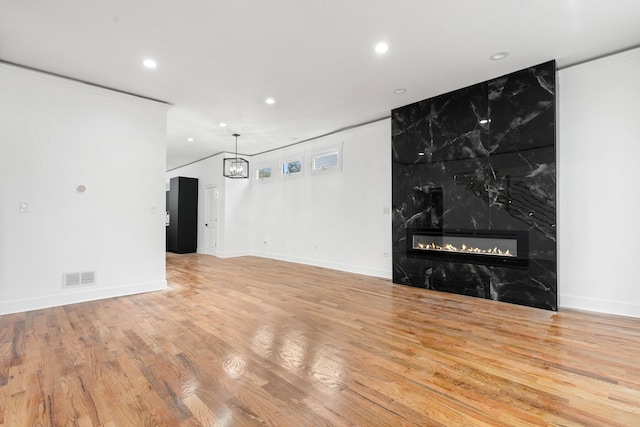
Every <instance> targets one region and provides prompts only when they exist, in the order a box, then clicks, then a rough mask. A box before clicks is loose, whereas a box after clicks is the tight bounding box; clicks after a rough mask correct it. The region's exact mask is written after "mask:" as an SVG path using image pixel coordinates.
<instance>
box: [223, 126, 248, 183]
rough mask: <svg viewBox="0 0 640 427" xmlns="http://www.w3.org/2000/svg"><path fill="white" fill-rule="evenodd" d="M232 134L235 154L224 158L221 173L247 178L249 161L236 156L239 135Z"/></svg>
mask: <svg viewBox="0 0 640 427" xmlns="http://www.w3.org/2000/svg"><path fill="white" fill-rule="evenodd" d="M233 136H235V137H236V156H235V157H228V158H225V159H224V161H223V165H222V167H223V170H222V174H223V175H224V176H225V177H227V178H249V162H248V161H247V160H245V159H243V158H242V157H238V137H239V136H240V135H239V134H237V133H234V134H233Z"/></svg>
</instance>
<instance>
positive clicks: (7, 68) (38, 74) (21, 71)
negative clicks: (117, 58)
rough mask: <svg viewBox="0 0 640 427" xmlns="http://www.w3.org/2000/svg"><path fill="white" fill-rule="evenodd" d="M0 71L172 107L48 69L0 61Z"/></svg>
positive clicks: (108, 95)
mask: <svg viewBox="0 0 640 427" xmlns="http://www.w3.org/2000/svg"><path fill="white" fill-rule="evenodd" d="M0 72H6V73H8V74H13V75H16V76H20V77H23V78H29V79H32V80H38V81H41V82H44V83H48V84H52V85H56V86H63V87H67V88H72V89H76V90H79V91H83V92H88V93H91V94H94V95H101V96H107V97H110V98H116V99H119V100H121V101H128V102H133V103H136V104H142V105H145V106H147V107H153V108H157V109H160V110H164V111H166V110H168V109H169V108H170V107H171V105H170V104H167V103H166V102H162V101H154V100H152V99H148V98H143V97H141V96H136V95H133V94H128V93H124V92H118V91H116V90H111V89H108V88H105V87H101V86H94V85H92V84H90V83H84V82H79V81H77V80H73V79H70V78H65V77H62V76H56V75H53V74H48V73H47V72H46V71H37V70H31V69H28V68H22V67H19V66H17V65H11V64H5V63H2V62H0Z"/></svg>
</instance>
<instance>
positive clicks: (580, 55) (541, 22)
mask: <svg viewBox="0 0 640 427" xmlns="http://www.w3.org/2000/svg"><path fill="white" fill-rule="evenodd" d="M380 41H385V42H387V43H388V44H389V46H390V49H389V51H388V52H387V53H386V54H384V55H379V54H376V53H375V52H374V46H375V45H376V44H377V43H378V42H380ZM639 45H640V1H639V0H538V1H526V0H482V1H478V0H441V1H436V0H393V1H391V0H361V1H355V0H181V1H178V0H133V1H132V0H108V1H107V0H103V1H98V0H57V1H54V0H0V60H2V61H6V62H11V63H15V64H19V65H23V66H27V67H31V68H36V69H40V70H43V71H47V72H51V73H55V74H60V75H64V76H68V77H71V78H74V79H79V80H83V81H86V82H91V83H94V84H98V85H101V86H106V87H110V88H114V89H117V90H121V91H125V92H129V93H133V94H137V95H141V96H145V97H149V98H153V99H158V100H162V101H166V102H169V103H171V104H172V107H171V108H170V109H169V112H168V124H167V144H168V152H167V169H172V168H175V167H178V166H181V165H184V164H187V163H190V162H193V161H196V160H199V159H202V158H205V157H208V156H211V155H213V154H217V153H219V152H222V151H234V144H235V143H234V139H233V137H232V136H231V134H233V133H234V132H237V133H240V134H241V137H240V138H239V141H238V145H239V147H238V151H239V152H241V153H244V154H249V155H252V154H257V153H260V152H264V151H266V150H270V149H273V148H277V147H281V146H285V145H290V144H293V143H296V142H300V141H304V140H307V139H310V138H314V137H317V136H320V135H324V134H327V133H331V132H334V131H336V130H339V129H341V128H345V127H350V126H354V125H357V124H361V123H366V122H369V121H373V120H377V119H380V118H383V117H388V116H389V114H390V110H391V109H393V108H396V107H400V106H403V105H406V104H410V103H412V102H415V101H419V100H421V99H425V98H429V97H431V96H434V95H438V94H441V93H444V92H448V91H450V90H454V89H457V88H461V87H464V86H468V85H470V84H474V83H477V82H481V81H484V80H487V79H489V78H493V77H497V76H500V75H503V74H507V73H509V72H512V71H516V70H519V69H522V68H525V67H527V66H531V65H535V64H539V63H542V62H546V61H548V60H551V59H556V60H557V62H558V66H559V67H561V68H562V67H566V66H568V65H571V64H575V63H579V62H582V61H585V60H589V59H592V58H596V57H599V56H603V55H606V54H609V53H612V52H617V51H620V50H625V49H628V48H631V47H636V46H639ZM500 51H509V52H510V55H509V56H508V57H507V58H506V59H504V60H502V61H491V60H489V56H490V55H492V54H493V53H496V52H500ZM148 57H151V58H154V59H155V60H156V61H157V63H158V67H157V68H156V69H153V70H150V69H146V68H144V67H143V66H142V61H143V60H144V59H145V58H148ZM398 88H405V89H406V92H405V93H404V94H401V95H397V94H394V93H393V91H394V89H398ZM267 97H273V98H274V99H275V100H276V103H275V104H274V105H267V104H265V103H264V100H265V99H266V98H267ZM220 122H225V123H227V124H228V126H227V127H226V128H222V127H219V126H218V124H219V123H220ZM187 138H193V139H194V141H193V142H188V141H187Z"/></svg>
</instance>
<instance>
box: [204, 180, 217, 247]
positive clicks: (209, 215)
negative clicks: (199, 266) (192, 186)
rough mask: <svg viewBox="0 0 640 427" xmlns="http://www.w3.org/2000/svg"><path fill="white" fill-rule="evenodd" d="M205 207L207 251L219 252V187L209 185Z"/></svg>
mask: <svg viewBox="0 0 640 427" xmlns="http://www.w3.org/2000/svg"><path fill="white" fill-rule="evenodd" d="M206 203H207V205H206V209H205V224H204V235H205V251H206V253H207V254H209V255H217V254H218V189H217V187H207V193H206Z"/></svg>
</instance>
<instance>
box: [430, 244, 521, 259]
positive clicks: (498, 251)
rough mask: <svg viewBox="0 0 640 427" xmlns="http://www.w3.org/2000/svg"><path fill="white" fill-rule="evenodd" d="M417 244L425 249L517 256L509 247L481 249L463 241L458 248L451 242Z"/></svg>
mask: <svg viewBox="0 0 640 427" xmlns="http://www.w3.org/2000/svg"><path fill="white" fill-rule="evenodd" d="M417 246H418V249H423V250H427V251H443V252H462V253H471V254H479V255H497V256H508V257H515V256H516V255H514V254H512V253H511V252H510V251H509V249H507V250H505V251H503V250H501V249H500V248H498V247H497V246H496V247H493V248H489V249H480V248H475V247H469V246H467V245H465V244H464V243H463V244H462V246H461V247H460V248H457V247H455V246H453V245H452V244H450V243H447V244H445V245H444V246H440V245H436V244H435V243H428V244H425V243H421V242H418V245H417Z"/></svg>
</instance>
